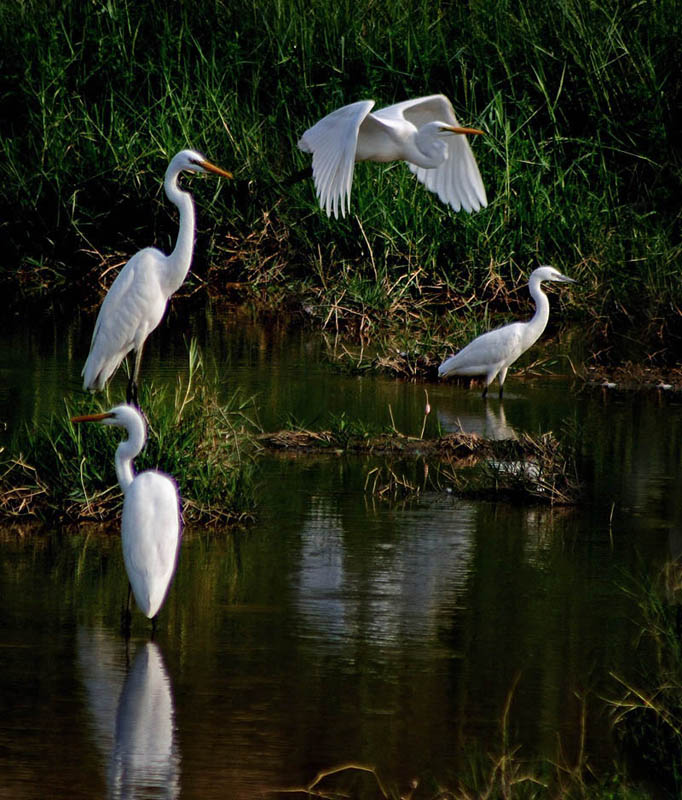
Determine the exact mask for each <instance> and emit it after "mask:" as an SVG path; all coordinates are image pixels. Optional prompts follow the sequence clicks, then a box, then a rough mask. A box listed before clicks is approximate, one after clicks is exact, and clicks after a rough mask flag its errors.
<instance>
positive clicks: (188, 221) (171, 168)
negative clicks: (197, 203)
mask: <svg viewBox="0 0 682 800" xmlns="http://www.w3.org/2000/svg"><path fill="white" fill-rule="evenodd" d="M174 162H175V159H173V161H171V163H170V164H169V165H168V169H167V170H166V177H165V179H164V182H163V186H164V189H165V190H166V196H167V197H168V199H169V200H170V201H171V203H174V204H175V205H176V206H177V207H178V211H179V212H180V227H179V230H178V238H177V240H176V242H175V248H174V249H173V252H172V253H171V254H170V255H168V256H167V258H166V270H165V273H166V274H165V275H164V283H165V288H166V289H167V293H168V295H171V294H173V293H174V292H176V291H177V290H178V289H179V288H180V286H181V285H182V282H183V281H184V280H185V278H186V276H187V273H188V272H189V268H190V264H191V263H192V251H193V250H194V202H193V200H192V195H191V194H190V193H189V192H185V191H183V190H182V189H181V188H180V187H179V186H178V176H179V175H180V172H181V171H182V168H179V167H178V166H177V165H176V164H175V163H174Z"/></svg>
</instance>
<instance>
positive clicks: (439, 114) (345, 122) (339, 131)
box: [298, 94, 488, 218]
mask: <svg viewBox="0 0 682 800" xmlns="http://www.w3.org/2000/svg"><path fill="white" fill-rule="evenodd" d="M373 106H374V100H360V101H359V102H357V103H351V104H350V105H348V106H343V108H338V109H337V110H336V111H332V113H331V114H328V115H327V116H326V117H324V118H323V119H321V120H320V121H319V122H317V123H316V124H315V125H313V126H312V128H309V129H308V130H307V131H306V132H305V133H304V134H303V136H301V138H300V140H299V142H298V146H299V148H300V149H301V150H303V152H305V153H312V155H313V179H314V181H315V189H316V191H317V196H318V198H319V201H320V206H321V208H323V209H325V211H326V212H327V216H330V215H331V214H332V212H333V213H334V216H335V217H337V218H338V212H339V209H340V210H341V215H342V216H345V215H346V209H349V208H350V190H351V184H352V183H353V169H354V167H355V162H356V161H396V160H399V161H407V162H408V166H409V168H410V169H411V170H412V172H414V174H415V175H416V176H417V180H419V181H421V183H423V184H424V185H425V186H426V188H427V189H429V191H431V192H435V193H436V194H437V195H438V197H439V198H440V199H441V200H442V201H443V202H444V203H446V204H447V205H450V206H452V208H453V209H454V210H455V211H459V210H460V208H463V209H464V210H465V211H469V212H471V211H478V210H479V209H480V208H483V207H485V206H487V205H488V200H487V198H486V194H485V188H484V186H483V181H482V180H481V174H480V172H479V171H478V165H477V164H476V159H475V158H474V154H473V153H472V152H471V148H470V147H469V142H468V141H467V139H466V135H467V134H469V135H472V134H482V133H483V131H479V130H477V129H476V128H462V127H461V126H460V124H459V123H458V122H457V119H456V117H455V112H454V111H453V108H452V103H451V102H450V101H449V100H448V98H447V97H445V95H442V94H433V95H430V96H429V97H418V98H416V99H415V100H405V101H404V102H402V103H396V104H395V105H392V106H387V107H386V108H382V109H380V110H379V111H374V112H372V113H370V110H371V109H372V107H373Z"/></svg>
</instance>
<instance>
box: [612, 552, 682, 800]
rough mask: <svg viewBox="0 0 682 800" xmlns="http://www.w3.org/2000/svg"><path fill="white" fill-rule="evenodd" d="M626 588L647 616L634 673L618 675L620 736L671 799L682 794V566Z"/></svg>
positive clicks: (636, 764)
mask: <svg viewBox="0 0 682 800" xmlns="http://www.w3.org/2000/svg"><path fill="white" fill-rule="evenodd" d="M646 573H647V574H646V577H644V578H642V579H641V580H639V581H636V580H633V581H632V582H631V585H630V586H629V587H627V588H626V591H627V592H628V594H631V595H632V596H634V597H635V598H636V599H637V601H638V605H639V608H640V612H641V620H640V622H641V631H642V633H641V638H640V640H639V641H638V642H637V648H636V650H635V653H634V656H635V657H634V658H633V673H632V674H630V675H623V674H612V677H613V678H614V679H615V681H616V691H617V694H616V695H615V696H612V697H611V698H610V702H611V705H612V710H613V724H614V730H615V733H616V737H617V739H618V741H619V742H620V744H621V746H622V748H623V750H624V751H625V753H626V754H627V756H628V758H629V761H630V762H631V763H632V764H633V768H634V769H635V770H636V771H637V772H638V773H640V774H641V775H642V776H643V778H644V779H645V780H647V781H649V782H651V783H653V785H655V786H658V787H661V789H662V790H663V791H665V792H666V793H667V794H668V796H670V797H679V796H680V791H681V790H682V640H681V638H680V633H681V632H682V564H680V562H679V560H677V561H675V560H672V561H670V562H668V563H667V564H665V566H664V567H663V569H662V570H660V572H659V574H658V575H657V576H654V577H653V578H651V577H650V576H649V569H647V570H646Z"/></svg>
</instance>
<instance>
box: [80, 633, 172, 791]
mask: <svg viewBox="0 0 682 800" xmlns="http://www.w3.org/2000/svg"><path fill="white" fill-rule="evenodd" d="M78 648H79V664H80V667H81V670H82V671H83V680H84V684H85V687H86V694H87V699H88V704H89V707H90V712H91V718H92V720H93V729H94V733H95V737H96V742H97V747H98V749H99V751H100V753H101V755H102V759H103V760H104V761H106V762H108V769H107V788H108V797H110V798H115V800H123V799H124V798H133V797H145V798H175V797H179V796H180V754H179V751H178V744H177V739H176V731H175V705H174V701H173V690H172V686H171V682H170V678H169V676H168V672H167V671H166V667H165V664H164V661H163V656H162V654H161V650H160V649H159V646H158V645H157V644H156V642H146V643H144V644H141V645H140V646H139V647H138V648H137V651H136V652H135V655H134V658H133V660H132V663H131V665H130V668H129V669H128V670H127V674H126V666H125V665H126V653H125V649H124V648H123V647H122V646H121V643H120V639H117V638H115V637H113V636H112V637H109V636H107V634H106V633H105V632H103V631H99V630H85V629H81V630H79V632H78Z"/></svg>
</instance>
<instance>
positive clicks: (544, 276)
mask: <svg viewBox="0 0 682 800" xmlns="http://www.w3.org/2000/svg"><path fill="white" fill-rule="evenodd" d="M542 281H557V282H560V283H575V281H574V280H573V278H567V277H566V275H562V274H561V273H560V272H559V270H557V269H555V268H554V267H550V266H542V267H538V268H537V269H535V270H533V272H532V273H531V276H530V278H529V280H528V289H529V291H530V295H531V297H532V298H533V300H535V314H534V315H533V317H532V319H530V320H529V321H528V322H512V323H511V324H509V325H505V326H503V327H502V328H498V329H497V330H494V331H488V333H484V334H482V335H481V336H477V337H476V338H475V339H474V340H473V341H472V342H469V344H468V345H466V347H464V348H462V350H460V351H459V352H458V353H456V354H455V355H454V356H450V358H447V359H446V360H445V361H443V363H442V364H441V365H440V367H439V368H438V375H439V377H441V378H445V377H446V376H448V375H471V376H475V375H483V376H485V388H484V390H483V397H485V396H486V394H487V393H488V386H490V384H491V383H492V382H493V381H494V380H495V377H496V376H497V377H498V380H499V383H500V397H502V387H503V385H504V380H505V378H506V377H507V370H508V369H509V367H510V365H511V364H513V363H514V362H515V361H516V359H517V358H519V357H520V356H521V355H522V354H523V353H525V352H526V350H528V348H530V347H532V345H534V344H535V342H536V341H537V340H538V338H539V337H540V336H541V334H542V332H543V331H544V330H545V327H546V326H547V321H548V320H549V300H548V299H547V295H546V294H545V293H544V292H543V291H542V288H541V284H542Z"/></svg>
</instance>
